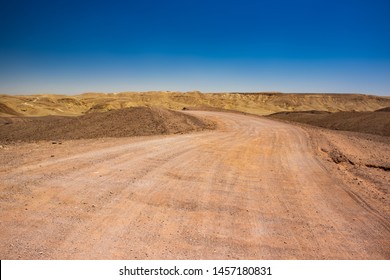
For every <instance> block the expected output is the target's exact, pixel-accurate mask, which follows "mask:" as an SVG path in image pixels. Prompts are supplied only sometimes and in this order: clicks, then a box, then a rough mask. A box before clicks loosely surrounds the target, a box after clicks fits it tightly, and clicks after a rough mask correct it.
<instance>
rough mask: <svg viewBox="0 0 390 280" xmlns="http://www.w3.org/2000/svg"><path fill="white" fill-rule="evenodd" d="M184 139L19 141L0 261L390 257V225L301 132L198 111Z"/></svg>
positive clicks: (6, 168) (7, 172) (1, 223)
mask: <svg viewBox="0 0 390 280" xmlns="http://www.w3.org/2000/svg"><path fill="white" fill-rule="evenodd" d="M191 114H194V115H197V116H202V117H203V116H207V117H209V118H212V119H213V120H214V121H216V122H217V123H218V124H219V129H218V130H216V131H208V132H200V133H193V134H187V135H173V136H154V137H139V138H120V139H119V138H118V139H105V140H77V141H69V142H64V143H63V144H62V145H52V144H51V143H41V144H21V145H16V146H15V147H10V148H9V149H8V150H3V151H1V152H0V153H2V154H3V156H4V157H6V158H7V162H6V164H4V161H3V163H2V166H1V169H0V201H1V204H0V213H1V220H0V258H1V259H17V258H23V259H30V258H33V259H41V258H42V259H323V258H324V259H351V258H352V259H389V258H390V252H389V246H390V244H389V240H390V231H389V222H388V221H386V218H385V217H382V216H381V215H380V213H377V212H375V211H373V210H371V209H370V207H369V205H362V202H361V201H358V200H356V197H354V196H352V195H350V192H349V191H348V189H347V186H345V185H343V183H342V182H341V181H339V180H337V179H336V178H334V177H333V176H332V174H331V172H330V171H328V170H327V169H326V167H325V166H324V165H323V164H322V163H321V162H320V161H319V160H318V159H316V157H315V156H314V154H313V152H312V150H311V148H310V144H309V143H308V140H307V139H308V138H307V135H306V134H305V132H304V130H302V129H300V128H298V127H295V126H292V125H288V124H284V123H279V122H276V121H272V120H269V119H263V118H256V117H251V116H244V115H239V114H230V113H217V112H192V113H191Z"/></svg>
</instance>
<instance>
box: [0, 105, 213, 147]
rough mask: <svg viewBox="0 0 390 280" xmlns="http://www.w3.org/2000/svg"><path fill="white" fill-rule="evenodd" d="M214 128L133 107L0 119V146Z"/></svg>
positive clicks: (169, 113) (172, 113)
mask: <svg viewBox="0 0 390 280" xmlns="http://www.w3.org/2000/svg"><path fill="white" fill-rule="evenodd" d="M206 128H213V124H212V123H210V122H207V121H203V120H201V119H199V118H196V117H193V116H190V115H187V114H183V113H180V112H175V111H170V110H166V109H160V108H147V107H134V108H126V109H120V110H114V111H110V112H101V113H90V114H86V115H82V116H73V117H71V116H44V117H0V143H12V142H17V141H22V142H32V141H38V140H52V141H53V140H70V139H92V138H100V137H127V136H146V135H157V134H175V133H185V132H190V131H198V130H203V129H206Z"/></svg>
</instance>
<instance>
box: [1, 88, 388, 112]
mask: <svg viewBox="0 0 390 280" xmlns="http://www.w3.org/2000/svg"><path fill="white" fill-rule="evenodd" d="M137 106H156V107H162V108H166V109H174V110H180V109H182V108H183V107H191V108H196V107H203V108H206V107H211V108H218V109H227V110H236V111H242V112H247V113H252V114H258V115H267V114H272V113H275V112H281V111H308V110H316V111H329V112H338V111H352V110H356V111H374V110H378V109H381V108H384V107H390V98H389V97H379V96H373V95H363V94H314V93H313V94H293V93H290V94H283V93H201V92H198V91H193V92H166V91H164V92H123V93H84V94H80V95H73V96H66V95H55V94H42V95H26V96H20V95H19V96H16V95H0V116H10V115H24V116H45V115H61V116H72V115H82V114H85V113H91V112H106V111H110V110H115V109H123V108H129V107H137Z"/></svg>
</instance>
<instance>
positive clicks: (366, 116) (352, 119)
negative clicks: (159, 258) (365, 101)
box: [270, 107, 390, 136]
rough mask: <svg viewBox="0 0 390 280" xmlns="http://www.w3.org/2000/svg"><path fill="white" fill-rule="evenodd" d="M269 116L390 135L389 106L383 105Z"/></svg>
mask: <svg viewBox="0 0 390 280" xmlns="http://www.w3.org/2000/svg"><path fill="white" fill-rule="evenodd" d="M270 117H271V118H275V119H280V120H287V121H293V122H299V123H305V124H310V125H314V126H319V127H324V128H329V129H334V130H346V131H355V132H362V133H370V134H377V135H382V136H390V108H389V107H385V108H383V109H379V110H376V111H374V112H335V113H331V112H325V111H300V112H299V111H297V112H279V113H275V114H271V115H270Z"/></svg>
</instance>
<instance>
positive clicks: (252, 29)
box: [0, 0, 390, 95]
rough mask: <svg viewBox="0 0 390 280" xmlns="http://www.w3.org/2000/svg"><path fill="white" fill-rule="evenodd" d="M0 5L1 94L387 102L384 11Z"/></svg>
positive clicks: (387, 22)
mask: <svg viewBox="0 0 390 280" xmlns="http://www.w3.org/2000/svg"><path fill="white" fill-rule="evenodd" d="M0 5H1V6H0V23H1V28H0V93H11V94H12V93H17V94H23V93H28V94H30V93H67V94H75V93H82V92H88V91H98V92H118V91H147V90H171V91H174V90H178V91H189V90H200V91H203V92H213V91H242V92H245V91H247V92H248V91H283V92H358V93H369V94H377V95H390V16H389V15H390V1H388V0H369V1H360V0H354V1H352V0H351V1H347V0H327V1H315V0H310V1H309V0H296V1H281V0H272V1H271V0H268V1H261V0H257V1H256V0H239V1H230V0H224V1H213V0H207V1H204V0H187V1H184V0H177V1H173V0H166V1H149V0H134V1H132V0H129V1H119V0H111V1H81V0H79V1H73V0H68V1H63V0H57V1H53V0H50V1H41V0H37V1H27V0H25V1H22V0H12V1H3V0H1V2H0Z"/></svg>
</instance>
